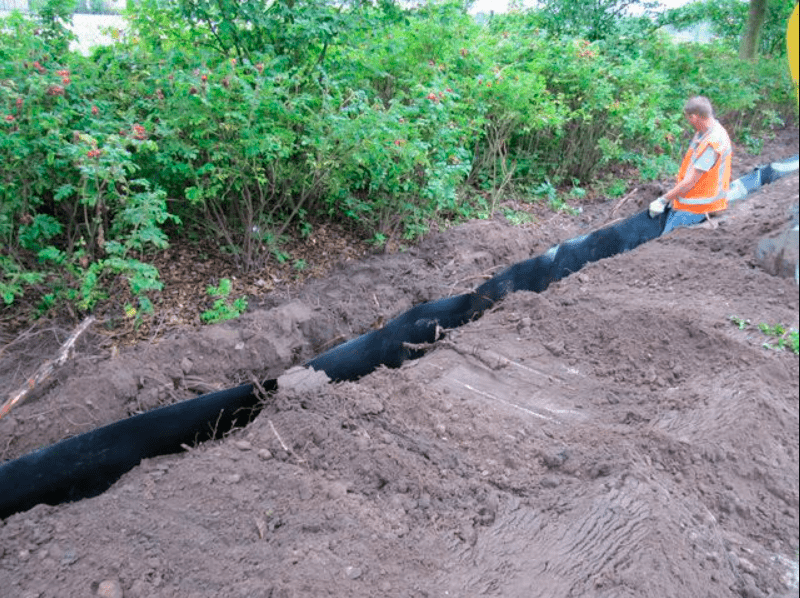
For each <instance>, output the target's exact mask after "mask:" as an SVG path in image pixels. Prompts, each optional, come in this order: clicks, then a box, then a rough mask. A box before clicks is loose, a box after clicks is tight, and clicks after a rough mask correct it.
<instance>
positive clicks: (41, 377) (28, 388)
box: [0, 316, 94, 419]
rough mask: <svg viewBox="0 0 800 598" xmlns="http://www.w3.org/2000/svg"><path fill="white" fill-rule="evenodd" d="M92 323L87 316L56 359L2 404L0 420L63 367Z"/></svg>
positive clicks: (39, 370) (92, 319) (47, 362)
mask: <svg viewBox="0 0 800 598" xmlns="http://www.w3.org/2000/svg"><path fill="white" fill-rule="evenodd" d="M92 322H94V316H89V317H88V318H86V319H85V320H84V321H83V322H81V323H80V326H78V327H77V328H76V329H75V331H74V332H73V333H72V334H71V335H70V337H69V338H68V339H67V341H66V342H65V343H64V344H63V345H61V351H60V352H59V354H58V357H56V358H55V359H51V360H49V361H46V362H44V363H43V364H42V365H41V366H39V369H38V370H36V373H35V374H34V375H33V376H31V377H30V378H28V381H27V382H26V383H25V386H23V387H22V388H20V389H19V390H17V391H16V392H15V393H13V394H12V395H11V397H10V398H9V399H8V400H7V401H6V402H5V403H4V404H3V406H2V407H0V419H2V418H3V417H5V416H6V415H8V413H9V412H10V411H11V409H13V408H14V406H16V405H18V404H19V403H21V402H23V401H24V400H25V399H27V398H28V396H29V395H30V394H31V392H32V391H33V390H34V389H35V388H37V387H39V386H41V384H42V382H44V381H45V380H47V378H49V377H50V374H52V373H53V372H54V371H55V370H56V368H58V367H60V366H62V365H64V363H65V362H66V361H67V359H69V354H70V351H71V350H72V347H73V346H74V345H75V341H77V340H78V337H79V336H80V335H81V334H83V333H84V331H85V330H86V329H87V328H88V327H89V326H90V325H91V324H92Z"/></svg>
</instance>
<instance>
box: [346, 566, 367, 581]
mask: <svg viewBox="0 0 800 598" xmlns="http://www.w3.org/2000/svg"><path fill="white" fill-rule="evenodd" d="M344 573H345V575H347V577H348V579H358V578H359V577H361V574H362V573H363V572H362V571H361V568H360V567H347V568H346V569H345V570H344Z"/></svg>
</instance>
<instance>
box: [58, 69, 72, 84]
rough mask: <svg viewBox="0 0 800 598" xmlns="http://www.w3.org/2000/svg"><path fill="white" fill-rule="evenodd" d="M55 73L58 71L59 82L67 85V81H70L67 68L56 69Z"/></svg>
mask: <svg viewBox="0 0 800 598" xmlns="http://www.w3.org/2000/svg"><path fill="white" fill-rule="evenodd" d="M57 73H58V76H59V77H61V82H62V83H63V84H64V85H69V82H70V78H69V71H68V70H67V69H62V70H60V71H57Z"/></svg>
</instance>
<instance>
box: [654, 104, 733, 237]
mask: <svg viewBox="0 0 800 598" xmlns="http://www.w3.org/2000/svg"><path fill="white" fill-rule="evenodd" d="M683 114H684V116H685V117H686V120H688V121H689V124H691V125H692V127H693V128H694V130H695V131H696V132H695V135H694V137H692V141H691V143H690V144H689V149H687V150H686V154H685V155H684V157H683V162H682V163H681V167H680V170H679V171H678V183H677V184H676V185H675V186H674V187H672V189H670V190H669V191H667V192H666V193H665V194H664V195H662V196H661V197H659V198H658V199H656V200H655V201H653V202H652V203H651V204H650V209H649V212H650V217H651V218H656V217H658V216H660V215H661V214H662V213H663V212H664V210H665V209H666V208H667V207H671V208H672V209H671V211H670V213H669V215H668V217H667V222H666V225H665V227H664V233H667V232H669V231H670V230H672V229H674V228H677V227H679V226H691V225H693V224H699V223H700V222H703V220H708V222H709V225H710V226H711V227H712V228H713V227H714V226H716V225H715V224H714V223H713V221H712V220H711V217H712V216H716V215H718V214H719V213H720V212H722V211H723V210H725V208H727V207H728V187H729V186H730V182H731V156H732V147H731V140H730V137H728V133H727V131H725V129H724V127H723V126H722V125H721V124H720V122H719V121H718V120H717V119H716V118H714V109H713V108H712V106H711V102H710V101H709V100H708V98H706V97H704V96H696V97H693V98H690V99H689V100H688V101H687V102H686V104H685V105H684V108H683Z"/></svg>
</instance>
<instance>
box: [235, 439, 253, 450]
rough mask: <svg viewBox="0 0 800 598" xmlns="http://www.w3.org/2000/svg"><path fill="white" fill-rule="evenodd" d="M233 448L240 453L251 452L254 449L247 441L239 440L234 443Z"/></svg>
mask: <svg viewBox="0 0 800 598" xmlns="http://www.w3.org/2000/svg"><path fill="white" fill-rule="evenodd" d="M233 446H235V447H236V448H237V449H239V450H240V451H249V450H251V449H252V448H253V445H252V444H250V443H249V442H247V441H246V440H237V441H235V442H234V443H233Z"/></svg>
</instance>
